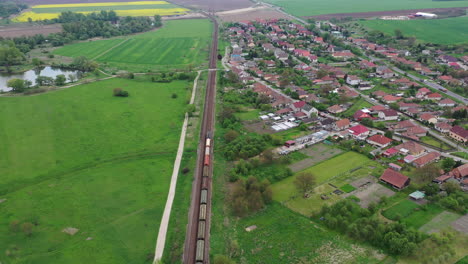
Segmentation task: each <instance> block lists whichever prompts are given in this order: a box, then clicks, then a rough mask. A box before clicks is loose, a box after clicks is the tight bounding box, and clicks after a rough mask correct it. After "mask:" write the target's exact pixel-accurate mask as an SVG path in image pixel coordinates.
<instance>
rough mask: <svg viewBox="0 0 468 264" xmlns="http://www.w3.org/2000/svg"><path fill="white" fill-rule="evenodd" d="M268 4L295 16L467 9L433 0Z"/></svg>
mask: <svg viewBox="0 0 468 264" xmlns="http://www.w3.org/2000/svg"><path fill="white" fill-rule="evenodd" d="M266 2H268V3H272V4H274V5H277V6H280V7H282V8H283V9H284V10H285V11H286V12H288V13H291V14H293V15H295V16H315V15H322V14H335V13H358V12H374V11H393V10H409V9H418V8H447V7H467V6H468V3H467V2H466V1H431V0H414V1H407V0H395V1H380V2H379V4H376V3H375V1H372V0H357V1H347V0H331V1H320V0H267V1H266Z"/></svg>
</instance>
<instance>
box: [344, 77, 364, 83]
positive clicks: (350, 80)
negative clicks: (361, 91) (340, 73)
mask: <svg viewBox="0 0 468 264" xmlns="http://www.w3.org/2000/svg"><path fill="white" fill-rule="evenodd" d="M360 82H361V79H359V77H357V76H356V75H348V76H347V77H346V83H347V84H349V85H358V84H359V83H360Z"/></svg>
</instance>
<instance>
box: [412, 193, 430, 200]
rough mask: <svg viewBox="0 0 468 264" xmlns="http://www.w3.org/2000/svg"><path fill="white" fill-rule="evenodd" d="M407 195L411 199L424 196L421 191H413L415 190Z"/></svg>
mask: <svg viewBox="0 0 468 264" xmlns="http://www.w3.org/2000/svg"><path fill="white" fill-rule="evenodd" d="M409 196H410V197H411V198H413V199H416V200H418V199H422V198H424V197H425V196H426V195H425V194H424V193H423V192H421V191H415V192H412V193H411V194H410V195H409Z"/></svg>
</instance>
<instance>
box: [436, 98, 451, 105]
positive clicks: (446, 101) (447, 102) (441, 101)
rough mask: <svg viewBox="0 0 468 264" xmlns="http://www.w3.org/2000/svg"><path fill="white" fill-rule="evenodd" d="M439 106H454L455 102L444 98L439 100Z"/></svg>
mask: <svg viewBox="0 0 468 264" xmlns="http://www.w3.org/2000/svg"><path fill="white" fill-rule="evenodd" d="M439 104H455V101H453V100H452V99H450V98H446V99H442V100H440V102H439Z"/></svg>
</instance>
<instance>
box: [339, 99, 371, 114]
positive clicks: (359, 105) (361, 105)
mask: <svg viewBox="0 0 468 264" xmlns="http://www.w3.org/2000/svg"><path fill="white" fill-rule="evenodd" d="M371 106H372V104H370V103H369V102H367V101H366V100H364V99H363V98H360V99H358V100H357V101H356V102H355V103H354V104H353V106H351V107H350V108H349V109H348V110H346V111H344V112H343V113H342V114H341V115H343V116H346V117H352V116H353V115H354V113H356V112H357V111H358V110H361V109H363V108H367V107H371Z"/></svg>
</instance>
